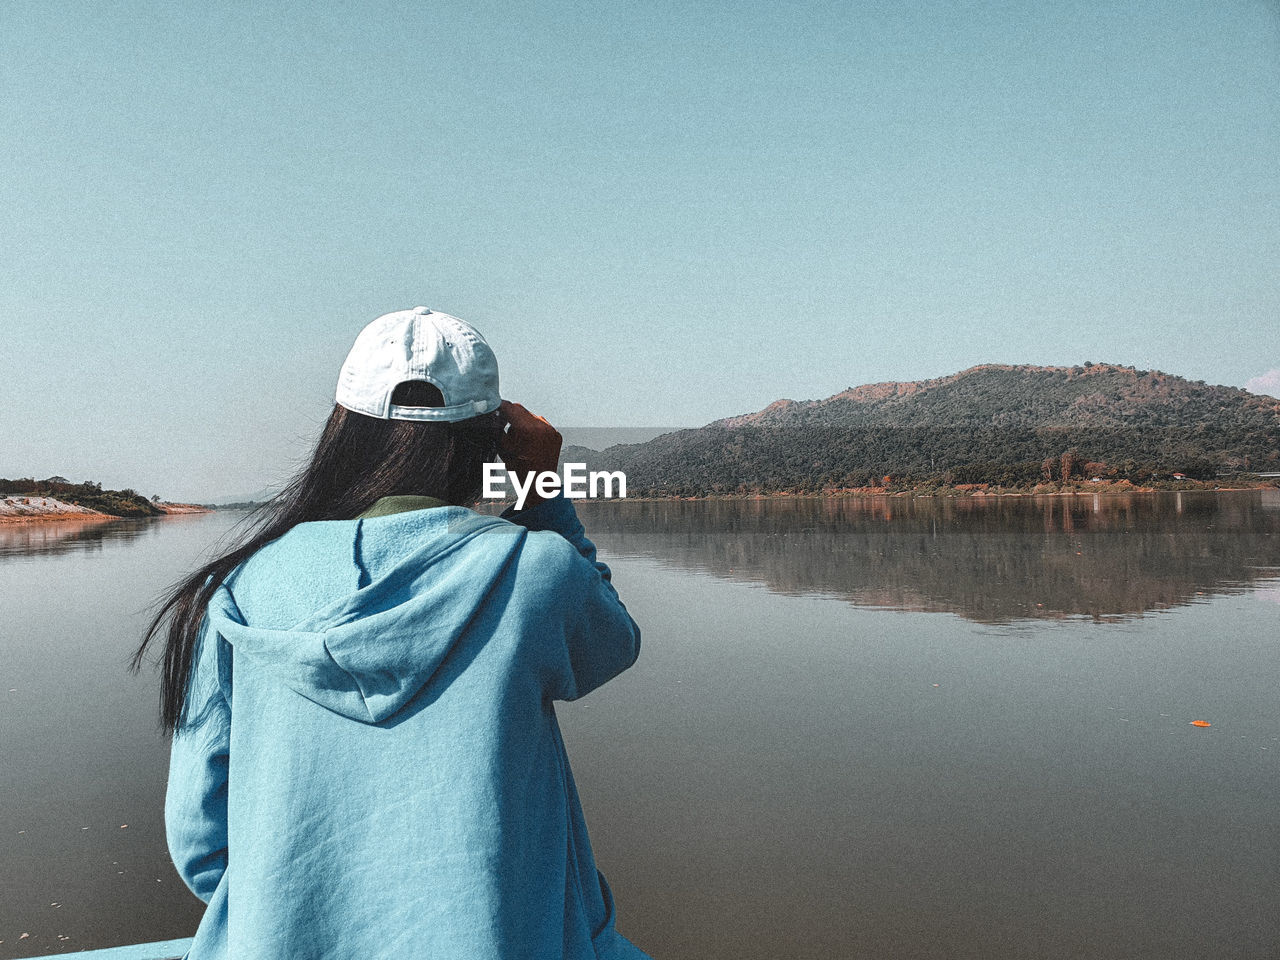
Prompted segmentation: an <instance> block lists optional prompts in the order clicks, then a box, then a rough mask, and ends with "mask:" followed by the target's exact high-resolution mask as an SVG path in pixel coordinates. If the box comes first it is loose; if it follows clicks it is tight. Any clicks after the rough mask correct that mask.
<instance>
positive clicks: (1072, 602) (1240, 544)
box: [580, 491, 1280, 623]
mask: <svg viewBox="0 0 1280 960" xmlns="http://www.w3.org/2000/svg"><path fill="white" fill-rule="evenodd" d="M580 513H581V514H582V516H583V521H584V523H585V524H586V526H587V529H588V530H589V532H590V533H591V535H592V537H593V538H594V539H595V540H596V541H597V543H598V544H599V545H600V547H601V549H602V550H604V551H607V552H609V553H613V554H615V555H623V556H627V555H630V556H644V557H653V558H657V559H659V560H662V561H665V562H667V563H671V564H674V565H677V566H681V567H685V568H696V569H699V570H704V571H707V572H709V573H712V574H714V575H717V576H722V577H726V578H729V579H734V580H744V581H754V582H759V583H763V584H765V585H767V586H768V587H769V588H770V589H772V590H775V591H778V592H780V593H788V594H797V593H817V594H827V595H833V596H836V597H839V598H841V599H844V600H847V601H849V602H851V603H855V604H858V605H864V606H875V607H888V608H893V609H898V610H914V611H941V612H950V613H956V614H959V615H960V616H963V617H966V618H968V619H970V620H974V621H978V622H981V623H1009V622H1011V621H1016V620H1022V619H1043V618H1063V617H1089V618H1092V619H1095V620H1118V619H1125V618H1128V617H1133V616H1141V615H1142V614H1143V613H1145V612H1147V611H1152V610H1160V609H1164V608H1168V607H1173V606H1178V605H1181V604H1186V603H1193V602H1197V601H1198V600H1202V599H1204V598H1206V597H1207V596H1209V595H1211V594H1230V593H1238V592H1241V591H1243V590H1248V589H1253V587H1254V585H1255V584H1260V583H1263V582H1267V581H1274V580H1277V579H1280V491H1263V492H1257V491H1249V492H1242V493H1212V492H1203V493H1201V492H1196V493H1190V492H1188V493H1177V494H1131V495H1123V494H1122V495H1085V496H1075V497H1037V498H1030V497H1027V498H994V497H993V498H990V499H987V500H981V499H963V500H951V499H934V498H913V499H907V498H894V497H884V498H872V499H826V500H821V499H806V500H799V499H797V500H785V499H773V500H754V501H741V500H737V501H712V502H636V501H631V502H621V503H609V504H605V503H599V504H584V505H583V506H582V507H581V508H580Z"/></svg>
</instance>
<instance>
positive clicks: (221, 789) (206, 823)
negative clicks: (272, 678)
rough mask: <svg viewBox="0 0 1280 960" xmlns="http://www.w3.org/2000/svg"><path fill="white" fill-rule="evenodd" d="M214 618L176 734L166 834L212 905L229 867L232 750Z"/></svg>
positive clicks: (186, 878) (191, 883)
mask: <svg viewBox="0 0 1280 960" xmlns="http://www.w3.org/2000/svg"><path fill="white" fill-rule="evenodd" d="M208 625H209V621H208V620H207V619H206V620H205V622H204V624H203V625H202V626H201V628H200V639H199V647H198V650H197V660H196V666H195V670H194V671H193V674H192V682H191V689H190V691H189V693H188V698H189V702H190V712H189V720H188V721H187V722H186V723H184V724H183V725H182V726H181V727H179V728H178V732H177V733H175V734H174V737H173V745H172V747H171V748H170V753H169V786H168V789H167V791H166V793H165V804H164V820H165V835H166V838H167V840H168V842H169V854H170V856H172V857H173V865H174V866H175V867H177V869H178V875H179V876H181V877H182V880H183V882H184V883H185V884H186V885H187V886H188V887H190V888H191V892H192V893H194V894H195V895H196V896H197V897H199V898H200V899H201V900H203V901H204V902H205V903H208V902H209V900H210V899H211V898H212V897H213V894H214V891H215V890H216V889H217V887H218V884H219V883H220V882H221V880H222V875H223V874H224V873H225V872H226V869H227V763H228V757H229V752H230V737H231V705H230V703H228V702H227V698H226V696H225V695H224V687H229V684H228V681H229V678H230V651H229V650H227V651H223V650H221V649H220V647H222V646H225V644H223V643H222V642H221V638H220V637H218V636H217V635H216V634H215V635H214V636H213V637H212V638H210V637H209V629H208Z"/></svg>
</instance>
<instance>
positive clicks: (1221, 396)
mask: <svg viewBox="0 0 1280 960" xmlns="http://www.w3.org/2000/svg"><path fill="white" fill-rule="evenodd" d="M589 459H590V462H591V463H592V465H593V467H594V466H609V467H612V468H620V469H623V470H625V471H626V472H627V479H628V489H629V492H631V493H633V494H640V493H652V494H659V495H661V494H669V495H706V494H715V493H743V492H754V491H760V492H774V491H795V492H813V491H819V490H823V489H831V488H844V487H861V486H878V485H883V484H885V479H884V478H885V477H889V478H891V480H890V483H898V484H903V483H907V484H911V483H914V484H919V483H929V482H933V483H951V484H963V483H991V484H1002V485H1011V486H1027V485H1034V484H1036V483H1040V482H1063V481H1070V480H1088V479H1091V478H1092V477H1094V476H1099V477H1102V478H1104V479H1111V480H1122V479H1127V480H1130V481H1131V482H1135V483H1141V482H1147V481H1150V480H1152V479H1153V478H1157V479H1158V478H1160V477H1164V478H1166V479H1167V478H1168V477H1169V476H1171V475H1172V474H1173V473H1175V472H1177V473H1184V474H1187V475H1188V476H1192V477H1196V478H1201V479H1211V478H1213V477H1214V476H1215V475H1216V474H1217V473H1218V472H1220V471H1245V472H1249V471H1251V472H1273V471H1277V470H1280V400H1277V399H1274V398H1271V397H1264V396H1257V395H1255V394H1251V393H1248V392H1247V391H1244V390H1240V389H1237V388H1234V387H1219V386H1211V385H1208V384H1206V383H1204V382H1202V381H1196V382H1192V381H1188V380H1185V379H1183V378H1181V377H1176V376H1172V375H1170V374H1167V373H1161V372H1159V371H1154V370H1153V371H1147V370H1135V369H1134V368H1132V367H1122V366H1115V365H1111V364H1092V363H1090V364H1085V365H1084V366H1077V367H1035V366H997V365H984V366H978V367H973V368H971V369H969V370H964V371H962V372H960V373H957V374H954V375H952V376H949V377H941V378H939V379H936V380H922V381H917V382H911V383H878V384H871V385H868V386H861V387H851V388H849V389H848V390H845V391H843V392H841V393H838V394H836V395H835V396H832V397H828V398H827V399H825V400H812V401H799V402H797V401H792V400H778V401H776V402H774V403H772V404H770V405H769V406H767V407H765V408H764V409H763V410H760V411H759V412H756V413H749V414H745V415H743V416H737V417H729V418H726V419H724V420H717V421H715V422H714V423H710V424H708V425H707V426H705V427H700V428H697V429H692V430H680V431H676V432H674V433H668V434H664V435H663V436H660V437H657V438H655V439H653V440H650V441H649V442H647V443H642V444H628V445H622V446H615V447H610V448H609V449H607V450H605V451H602V452H601V453H600V454H598V455H595V456H592V457H590V458H589Z"/></svg>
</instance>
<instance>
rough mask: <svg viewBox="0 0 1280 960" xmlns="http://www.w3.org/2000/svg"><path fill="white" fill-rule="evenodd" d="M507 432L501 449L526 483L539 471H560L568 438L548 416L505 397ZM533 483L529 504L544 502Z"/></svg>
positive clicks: (501, 409)
mask: <svg viewBox="0 0 1280 960" xmlns="http://www.w3.org/2000/svg"><path fill="white" fill-rule="evenodd" d="M498 413H499V415H500V416H501V418H502V421H503V424H504V427H503V432H502V433H501V434H500V435H499V437H498V453H499V454H501V456H502V462H503V463H504V464H505V465H506V468H507V470H508V471H509V472H511V473H513V474H515V475H516V476H517V477H518V478H519V480H520V483H521V484H522V485H523V484H524V483H526V481H531V480H532V478H530V477H528V476H527V475H528V474H530V473H532V474H533V475H534V476H535V477H536V476H537V475H538V474H539V473H544V472H548V471H549V472H552V473H554V472H555V471H556V468H557V467H559V465H560V445H561V444H562V443H563V442H564V441H563V438H562V437H561V436H560V432H559V431H558V430H556V428H555V427H553V426H552V425H551V424H550V423H548V422H547V420H546V419H545V418H544V417H540V416H538V415H537V414H536V413H530V412H529V411H528V410H526V409H525V408H524V407H523V406H521V405H520V404H518V403H512V402H511V401H510V400H503V401H502V403H501V405H500V406H499V407H498ZM541 502H542V498H541V497H539V496H538V495H537V493H536V492H535V490H534V488H533V486H532V485H531V486H530V487H529V497H528V500H527V501H526V503H525V505H526V506H532V505H533V504H534V503H541Z"/></svg>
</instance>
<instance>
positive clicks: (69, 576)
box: [0, 493, 1280, 960]
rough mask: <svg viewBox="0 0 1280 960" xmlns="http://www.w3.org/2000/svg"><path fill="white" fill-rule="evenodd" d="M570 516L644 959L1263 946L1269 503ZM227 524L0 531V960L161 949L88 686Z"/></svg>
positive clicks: (157, 799)
mask: <svg viewBox="0 0 1280 960" xmlns="http://www.w3.org/2000/svg"><path fill="white" fill-rule="evenodd" d="M580 514H581V515H582V517H583V521H584V523H585V524H586V526H587V529H588V532H589V533H590V534H591V535H592V536H593V537H594V538H595V539H596V541H597V543H598V545H599V547H600V551H601V555H602V557H603V558H604V559H605V560H607V561H608V562H609V563H610V564H611V565H612V566H613V568H614V573H615V582H616V583H617V585H618V588H619V591H620V593H621V595H622V596H623V599H624V600H625V601H626V602H627V604H628V607H629V608H630V609H631V611H632V613H633V614H634V615H635V617H636V620H637V621H638V622H639V623H640V625H641V627H642V629H643V631H644V647H643V650H642V653H641V658H640V661H639V663H637V665H636V666H635V667H634V668H633V669H632V670H630V671H628V672H627V673H625V674H623V676H621V677H620V678H618V679H617V680H615V681H614V682H612V683H610V684H608V685H606V686H605V687H603V688H601V689H600V690H598V691H596V692H595V693H593V694H592V695H591V696H589V697H587V698H586V699H585V700H583V701H581V702H580V703H577V704H562V705H560V707H559V714H560V717H561V722H562V724H563V726H564V729H565V736H566V740H567V741H568V744H569V750H570V753H571V756H572V759H573V764H574V771H575V775H576V776H577V779H578V784H579V788H580V790H581V793H582V797H583V803H584V806H585V808H586V812H587V817H588V821H589V823H590V826H591V832H592V840H593V844H594V847H595V851H596V855H597V859H598V861H599V863H600V865H601V868H602V869H603V870H604V872H605V874H606V875H607V876H608V877H609V880H610V883H611V885H612V886H613V888H614V892H615V894H616V895H617V900H618V906H619V926H620V927H621V928H622V929H623V931H624V932H626V933H627V934H628V935H629V936H631V937H632V938H633V939H635V940H636V941H637V942H638V943H639V944H641V945H642V946H644V947H646V948H647V949H648V950H649V951H650V952H651V953H653V954H654V955H655V957H657V958H659V960H662V958H691V960H714V958H735V960H736V958H770V960H773V958H786V957H797V958H799V957H806V958H807V957H813V958H819V957H821V958H833V957H835V958H842V957H866V958H876V960H879V958H885V960H893V958H925V957H928V958H948V960H951V958H975V960H976V958H983V960H1001V958H1025V957H1037V958H1076V957H1082V956H1088V957H1091V958H1121V957H1123V958H1144V957H1150V958H1153V960H1154V958H1160V960H1177V958H1193V957H1194V958H1221V957H1232V958H1253V957H1257V958H1263V957H1275V956H1277V955H1280V912H1278V911H1276V909H1275V906H1274V905H1275V902H1276V897H1277V893H1280V817H1277V815H1276V809H1277V807H1276V804H1277V796H1278V792H1277V787H1280V770H1278V767H1277V765H1278V763H1280V709H1278V707H1277V691H1278V690H1280V632H1278V631H1277V626H1280V493H1264V494H1259V493H1244V494H1223V495H1211V494H1205V495H1195V496H1193V495H1190V494H1183V495H1181V496H1175V495H1172V494H1170V495H1159V496H1146V497H1144V496H1134V497H1131V498H1127V499H1120V498H1110V497H1099V498H1096V499H1095V498H1091V497H1080V498H1074V499H1070V500H1064V499H1046V500H1043V501H1034V502H1033V501H1030V500H1004V501H1001V502H998V503H987V504H983V503H970V502H965V503H955V502H950V503H944V502H935V501H929V500H917V501H903V500H892V499H886V500H883V501H812V500H810V501H793V502H786V501H760V502H732V503H723V502H722V503H622V504H595V505H591V504H588V505H583V506H582V507H581V508H580ZM237 518H238V517H237V516H236V515H227V514H215V515H208V516H196V517H171V518H166V519H163V520H159V521H150V522H145V521H144V522H122V523H113V524H110V525H106V526H103V525H91V526H77V525H72V524H57V525H41V526H38V527H36V526H29V527H21V528H18V527H4V526H0V941H2V942H0V957H24V956H32V955H38V954H43V953H52V952H56V951H72V950H83V949H88V948H91V947H101V946H111V945H114V944H120V943H128V942H136V941H139V940H159V939H168V938H172V937H179V936H186V935H189V934H190V933H191V932H192V931H193V930H194V928H195V925H196V922H197V921H198V918H199V915H200V910H201V905H200V904H199V903H198V902H197V901H196V900H195V899H194V898H193V897H192V896H191V895H190V894H189V893H188V892H187V891H186V888H185V887H184V886H183V885H182V883H181V881H180V880H179V879H178V878H177V876H176V874H175V873H174V872H173V868H172V866H171V864H170V863H169V860H168V856H167V852H166V849H165V844H164V829H163V821H162V802H163V794H164V784H165V772H166V771H165V768H166V763H167V745H166V743H165V742H164V741H163V740H162V739H161V738H160V737H159V736H158V734H157V733H156V728H155V725H154V719H153V718H154V711H155V704H154V701H155V685H154V679H153V677H152V676H151V675H150V674H148V675H144V676H143V677H140V678H135V677H131V676H129V675H127V674H126V673H125V672H124V666H123V665H124V661H125V660H126V659H127V656H128V654H129V652H130V651H131V649H132V647H133V645H134V644H135V643H136V640H137V638H138V635H139V633H140V630H141V628H142V625H143V623H144V619H145V611H144V609H143V608H144V607H145V605H146V604H147V603H148V602H149V601H150V600H151V599H152V598H153V597H154V596H155V595H156V594H157V593H158V591H159V590H160V589H161V588H162V587H163V586H164V585H165V584H166V583H167V582H169V581H170V580H171V579H172V578H174V577H175V576H177V574H178V573H180V572H181V571H184V570H187V569H189V568H190V567H192V566H193V565H194V563H195V562H196V561H197V560H198V559H199V558H200V557H201V556H202V555H204V554H205V553H206V551H208V550H209V549H211V548H212V546H213V545H214V543H215V542H216V541H217V540H218V538H219V537H221V536H223V535H224V534H225V533H226V532H227V531H228V529H229V527H230V525H231V523H232V522H233V521H234V520H235V519H237ZM1198 719H1204V720H1208V721H1210V722H1211V723H1212V726H1211V727H1209V728H1198V727H1195V726H1192V725H1191V724H1190V722H1191V721H1192V720H1198ZM126 824H127V826H125V825H126ZM24 932H25V933H29V934H30V937H28V938H27V939H25V940H19V937H20V935H21V934H22V933H24ZM59 937H65V938H67V939H59Z"/></svg>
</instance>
